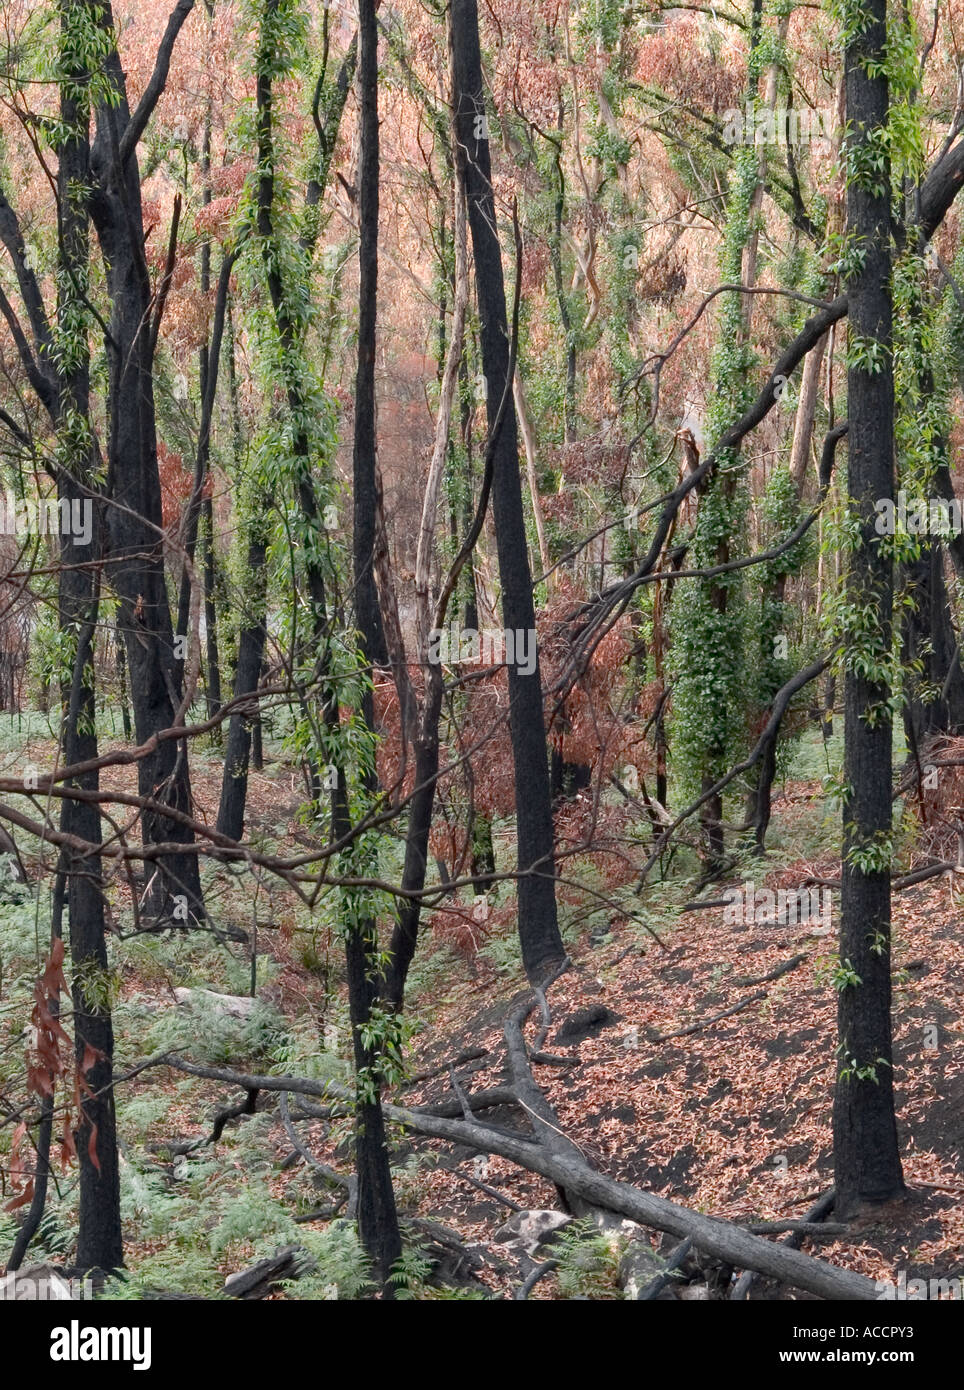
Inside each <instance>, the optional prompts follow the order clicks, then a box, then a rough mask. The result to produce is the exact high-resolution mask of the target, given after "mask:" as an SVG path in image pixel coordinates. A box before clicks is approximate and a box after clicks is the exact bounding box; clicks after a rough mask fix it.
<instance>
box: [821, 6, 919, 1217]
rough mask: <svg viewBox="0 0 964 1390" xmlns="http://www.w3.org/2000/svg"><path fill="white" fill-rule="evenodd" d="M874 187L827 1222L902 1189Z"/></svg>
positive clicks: (884, 114)
mask: <svg viewBox="0 0 964 1390" xmlns="http://www.w3.org/2000/svg"><path fill="white" fill-rule="evenodd" d="M862 16H863V18H864V25H863V29H862V32H860V33H858V34H856V35H854V36H853V37H851V38H850V39H849V41H848V43H847V49H846V55H845V73H846V84H847V117H848V123H849V125H850V128H851V132H852V133H851V134H850V135H849V137H848V139H849V140H851V141H853V142H854V143H855V144H856V145H857V146H858V147H859V146H860V145H862V144H863V145H866V144H867V143H869V142H871V141H875V140H876V141H877V142H879V141H880V138H881V137H882V135H883V134H884V132H885V130H886V127H887V118H888V109H889V91H888V82H887V78H886V76H885V75H884V72H883V67H884V55H885V50H886V38H887V5H886V0H866V4H865V5H864V7H863V10H862ZM868 68H869V69H870V70H871V71H872V72H873V73H874V75H871V73H870V72H869V71H868ZM876 177H877V179H878V180H879V184H878V186H873V184H872V182H871V180H870V179H868V177H867V175H866V174H864V175H863V176H862V177H860V176H857V175H854V174H852V175H851V178H850V181H849V184H848V188H847V223H848V232H849V234H850V235H851V236H853V237H855V238H857V242H858V245H859V247H860V250H861V253H862V256H863V262H862V265H861V266H860V268H859V269H858V270H857V271H856V273H855V274H854V276H853V278H852V280H851V282H850V286H849V314H850V323H849V332H850V365H849V366H848V369H847V402H848V404H847V413H848V419H849V422H850V430H849V444H848V457H849V464H848V490H849V498H850V508H851V511H852V512H853V514H854V515H855V516H856V517H857V518H858V521H859V532H858V535H857V537H856V539H855V541H854V548H853V551H852V553H851V556H850V568H849V572H848V576H847V598H848V605H849V606H850V611H851V612H857V611H859V610H861V609H865V608H866V607H871V608H872V610H873V612H874V619H873V623H872V624H870V625H869V628H868V624H867V623H866V621H861V622H858V623H857V625H856V630H855V631H851V632H850V633H848V634H847V643H846V647H845V661H844V665H845V676H844V748H845V752H844V781H845V784H846V787H847V794H846V796H845V800H844V816H843V820H844V832H843V864H842V873H841V923H840V961H841V967H842V969H843V970H845V971H847V972H853V974H852V976H851V978H850V979H849V980H848V979H847V977H846V976H845V977H843V978H842V979H841V981H840V983H839V985H838V1010H837V1029H838V1053H837V1082H836V1088H835V1092H834V1106H833V1143H834V1186H835V1187H836V1191H837V1204H836V1205H837V1212H838V1214H839V1215H840V1216H841V1217H842V1218H843V1219H845V1220H846V1219H847V1218H848V1217H850V1216H852V1215H853V1214H854V1213H855V1212H856V1211H857V1210H858V1209H859V1208H860V1206H861V1205H862V1204H863V1203H864V1202H866V1201H874V1202H882V1201H887V1200H888V1199H890V1198H893V1197H896V1196H897V1195H899V1194H900V1193H901V1192H902V1191H903V1189H904V1181H903V1174H902V1170H901V1164H900V1154H899V1151H898V1145H897V1125H896V1120H895V1116H894V1091H893V1068H892V1056H893V1053H892V1039H891V973H890V972H891V967H890V949H891V945H890V943H891V936H890V929H891V924H890V912H891V903H890V864H889V859H888V855H889V845H890V838H891V832H892V823H891V821H892V817H891V806H892V790H891V781H892V776H891V747H892V728H891V719H890V713H889V710H888V709H887V707H886V702H887V700H888V699H889V697H890V693H891V692H890V689H889V686H888V684H887V680H886V673H885V663H887V662H888V661H889V658H890V645H891V635H892V627H893V618H892V610H893V555H892V551H891V550H890V549H889V548H887V547H885V546H882V545H881V544H880V538H879V537H878V536H877V535H876V533H875V528H874V517H875V509H874V504H875V502H877V501H878V500H882V499H891V500H892V499H893V495H894V378H893V362H892V356H891V351H892V314H893V301H892V290H891V269H892V260H891V231H890V168H889V163H886V165H885V167H884V169H883V170H882V171H881V172H880V173H878V174H877V176H876ZM869 340H874V341H875V342H876V343H877V344H879V345H880V347H879V349H878V351H877V360H876V362H875V363H874V366H875V370H873V371H868V370H867V369H866V365H861V363H862V362H866V358H865V357H864V356H860V357H858V358H857V361H856V362H855V360H854V359H855V356H856V355H857V353H858V352H860V353H863V352H864V351H865V349H864V347H863V345H864V344H866V343H867V342H868V341H869ZM858 644H859V647H860V653H859V659H858V653H857V652H856V651H855V650H854V648H855V646H857V645H858ZM868 662H869V663H870V670H869V671H868V670H867V663H868Z"/></svg>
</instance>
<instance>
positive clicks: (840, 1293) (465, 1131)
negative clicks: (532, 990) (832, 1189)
mask: <svg viewBox="0 0 964 1390" xmlns="http://www.w3.org/2000/svg"><path fill="white" fill-rule="evenodd" d="M148 1066H150V1067H154V1066H169V1067H172V1068H174V1069H175V1070H176V1071H181V1072H185V1073H186V1074H187V1075H189V1076H198V1077H202V1078H204V1079H205V1080H208V1081H223V1082H225V1083H226V1084H228V1085H231V1086H239V1087H240V1088H241V1089H242V1090H253V1089H259V1090H264V1091H290V1092H292V1093H293V1094H303V1095H309V1096H315V1097H319V1098H321V1099H323V1100H324V1099H328V1100H331V1099H335V1100H342V1101H346V1100H351V1098H352V1093H351V1092H350V1091H349V1090H348V1088H347V1087H344V1086H339V1085H337V1084H336V1083H334V1082H331V1081H329V1082H322V1081H313V1080H311V1079H310V1078H307V1077H300V1076H253V1075H248V1074H246V1073H243V1072H234V1071H230V1070H228V1069H227V1068H222V1067H208V1066H201V1065H199V1064H198V1063H196V1062H190V1061H188V1060H187V1059H186V1058H184V1057H179V1056H177V1055H176V1054H175V1053H164V1054H162V1055H161V1056H159V1057H153V1058H150V1059H149V1060H148V1061H147V1062H146V1063H144V1064H142V1065H141V1066H140V1067H139V1068H138V1071H139V1072H142V1071H144V1070H146V1068H147V1067H148ZM384 1111H385V1116H386V1118H387V1119H389V1120H392V1121H393V1122H394V1123H396V1124H400V1125H404V1126H405V1127H406V1128H408V1129H411V1130H414V1131H415V1133H416V1134H424V1135H426V1136H427V1137H428V1138H432V1139H442V1140H445V1141H446V1142H447V1143H454V1144H464V1145H465V1146H466V1147H468V1148H472V1149H476V1150H478V1152H479V1153H490V1154H497V1155H498V1156H499V1157H500V1158H505V1159H508V1161H509V1162H510V1163H516V1164H518V1166H519V1167H520V1168H524V1169H526V1171H527V1172H532V1173H538V1174H539V1175H540V1176H541V1177H544V1178H547V1179H548V1180H549V1181H550V1182H553V1183H555V1184H556V1185H557V1186H559V1187H561V1188H562V1189H563V1190H565V1191H567V1192H570V1191H571V1192H574V1193H577V1194H578V1195H579V1196H580V1197H581V1198H582V1199H583V1200H584V1201H585V1202H587V1203H589V1204H590V1205H592V1206H596V1207H602V1208H605V1209H606V1210H608V1211H613V1212H617V1213H618V1214H619V1215H621V1216H624V1217H626V1218H628V1219H629V1220H630V1221H636V1222H638V1223H639V1224H640V1225H642V1226H649V1227H651V1228H652V1229H654V1230H657V1231H668V1232H669V1233H670V1235H675V1236H677V1237H678V1238H679V1239H680V1240H683V1239H685V1238H686V1237H687V1236H689V1237H690V1238H691V1239H692V1241H693V1244H694V1245H695V1246H697V1247H698V1248H699V1249H701V1250H703V1251H705V1252H706V1253H707V1254H709V1255H715V1256H716V1257H717V1258H718V1259H720V1260H723V1261H725V1262H726V1263H728V1264H731V1265H734V1266H735V1267H736V1268H738V1269H743V1270H755V1271H757V1272H759V1273H760V1274H766V1275H768V1276H769V1277H770V1278H772V1279H776V1280H778V1281H779V1282H780V1283H783V1284H788V1285H789V1286H791V1287H792V1288H798V1289H803V1290H804V1291H805V1292H807V1293H812V1294H815V1295H816V1296H817V1297H818V1298H825V1299H834V1300H841V1301H846V1302H853V1301H861V1300H867V1301H873V1300H874V1299H875V1298H876V1296H877V1289H876V1285H875V1284H874V1282H873V1281H872V1280H870V1279H866V1278H865V1277H864V1276H863V1275H862V1274H856V1273H854V1272H853V1271H852V1270H848V1269H841V1268H839V1267H838V1266H836V1265H831V1264H827V1263H826V1262H825V1261H823V1260H819V1259H816V1258H814V1257H812V1256H810V1255H804V1254H802V1253H801V1252H800V1251H798V1250H793V1249H791V1248H789V1246H785V1245H774V1244H772V1243H771V1242H770V1241H768V1240H766V1239H765V1238H764V1237H762V1236H754V1235H749V1234H748V1233H747V1232H746V1231H744V1230H743V1229H742V1228H740V1227H738V1226H735V1225H733V1224H732V1223H731V1222H728V1221H723V1220H720V1219H718V1218H716V1217H710V1216H704V1215H702V1213H700V1212H694V1211H690V1210H689V1209H688V1208H686V1207H681V1206H678V1205H677V1204H676V1203H675V1202H671V1201H669V1200H668V1199H667V1198H665V1197H657V1196H655V1195H654V1194H653V1193H650V1192H643V1191H642V1190H641V1189H639V1188H636V1187H633V1186H631V1185H630V1184H629V1183H624V1182H618V1181H617V1180H616V1179H615V1178H610V1177H607V1176H606V1175H605V1174H603V1173H597V1172H596V1171H595V1170H594V1169H592V1168H591V1167H590V1166H589V1164H588V1163H587V1162H586V1161H585V1160H584V1159H583V1158H582V1157H581V1156H580V1157H578V1158H577V1157H574V1156H570V1155H566V1156H561V1155H557V1154H553V1153H551V1152H550V1151H549V1150H548V1149H547V1148H545V1147H544V1146H543V1145H541V1144H539V1143H537V1142H535V1141H532V1140H526V1139H515V1138H509V1137H507V1136H505V1135H503V1134H498V1133H496V1132H495V1131H494V1130H492V1129H489V1128H487V1127H486V1126H484V1125H480V1124H476V1123H470V1122H468V1121H467V1120H448V1119H444V1118H442V1117H441V1116H437V1115H425V1114H421V1113H419V1112H418V1111H415V1110H409V1109H406V1108H405V1107H404V1106H400V1105H391V1104H389V1103H387V1102H386V1103H385V1104H384ZM543 1123H546V1121H545V1119H543ZM567 1142H568V1143H570V1144H571V1141H567ZM575 1147H576V1146H575V1145H574V1144H573V1145H572V1148H573V1149H575ZM576 1152H577V1153H578V1150H577V1151H576Z"/></svg>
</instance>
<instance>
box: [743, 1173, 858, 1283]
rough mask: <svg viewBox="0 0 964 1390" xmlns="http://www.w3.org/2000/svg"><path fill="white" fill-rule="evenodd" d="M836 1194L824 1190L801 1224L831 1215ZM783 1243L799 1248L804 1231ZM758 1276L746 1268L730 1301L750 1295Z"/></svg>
mask: <svg viewBox="0 0 964 1390" xmlns="http://www.w3.org/2000/svg"><path fill="white" fill-rule="evenodd" d="M835 1195H836V1194H835V1191H834V1189H833V1188H832V1187H831V1188H830V1189H829V1190H828V1191H826V1192H824V1193H823V1195H822V1196H821V1197H818V1199H817V1201H816V1202H815V1203H814V1205H813V1206H812V1207H811V1208H810V1210H809V1211H808V1212H807V1214H806V1216H805V1217H804V1218H803V1222H802V1223H801V1224H803V1225H806V1226H812V1225H814V1224H815V1223H817V1222H819V1221H822V1220H823V1218H824V1217H825V1216H827V1215H829V1213H830V1212H831V1211H832V1210H833V1204H834V1197H835ZM783 1244H784V1246H785V1248H786V1249H787V1250H799V1248H800V1246H801V1245H802V1244H803V1233H801V1232H798V1231H794V1232H792V1233H791V1234H790V1235H789V1236H788V1237H787V1239H786V1240H785V1241H784V1242H783ZM756 1276H757V1271H756V1270H754V1269H744V1271H743V1273H742V1274H741V1275H740V1277H739V1279H737V1281H736V1283H735V1284H734V1285H733V1288H732V1289H731V1290H730V1301H731V1302H733V1303H739V1302H741V1301H742V1300H743V1299H745V1298H746V1297H747V1296H748V1295H749V1292H750V1288H751V1286H752V1284H753V1281H754V1279H755V1278H756Z"/></svg>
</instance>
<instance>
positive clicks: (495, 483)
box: [451, 0, 565, 983]
mask: <svg viewBox="0 0 964 1390" xmlns="http://www.w3.org/2000/svg"><path fill="white" fill-rule="evenodd" d="M451 13H452V55H453V73H454V78H455V83H454V93H453V99H454V106H455V123H456V132H457V136H458V139H457V146H456V148H457V152H458V154H457V157H458V158H459V159H461V160H463V161H464V165H463V167H464V178H465V188H466V195H467V199H468V212H469V227H470V229H471V233H472V249H473V252H474V256H475V283H476V293H477V295H478V303H479V317H480V320H481V327H480V337H481V344H482V369H483V374H484V376H485V380H486V386H487V394H486V413H487V417H488V421H489V429H490V431H496V433H495V434H494V436H493V438H492V439H491V440H490V447H491V448H492V506H493V513H494V518H495V532H496V547H497V551H498V559H499V574H500V578H501V581H502V615H503V621H504V623H505V627H506V630H507V631H508V632H512V633H519V634H520V635H521V634H526V635H527V636H528V640H529V641H534V640H535V630H536V629H535V609H534V607H533V600H532V574H531V571H530V569H529V554H528V548H527V545H526V530H525V517H524V513H523V509H522V485H521V481H520V477H519V446H518V434H517V427H516V416H515V409H514V405H513V401H512V380H511V374H510V373H511V368H510V357H511V354H510V344H509V330H508V321H507V317H506V302H505V285H504V280H503V275H502V251H501V247H500V245H499V237H498V232H497V223H496V209H495V199H494V196H493V191H492V166H491V159H490V154H489V140H488V124H487V117H486V112H485V101H484V96H483V93H484V84H483V79H482V55H481V51H480V47H479V14H478V5H477V3H476V0H453V3H452V11H451ZM500 410H501V412H502V413H501V422H500V419H499V417H500ZM508 677H509V727H510V733H511V737H512V757H513V763H514V767H515V785H516V833H517V840H518V856H519V873H520V878H519V892H518V902H519V937H520V941H521V945H522V959H523V964H524V966H525V970H526V974H527V975H528V977H529V979H530V980H531V981H532V982H533V983H539V982H540V981H541V980H542V979H543V978H544V977H545V976H546V975H547V974H548V973H549V972H550V971H551V970H552V969H553V967H554V966H556V965H558V964H559V963H560V962H561V961H562V960H563V959H564V958H565V948H564V946H563V944H562V938H561V936H560V934H559V925H558V920H557V915H556V895H555V865H554V855H553V826H552V802H551V796H550V790H549V765H548V759H547V752H546V729H545V717H544V713H543V707H542V681H541V677H540V673H539V662H538V656H537V657H536V662H535V668H534V670H533V671H532V672H531V674H529V675H523V674H522V673H521V671H520V670H519V666H518V664H517V663H515V662H512V663H510V664H509V670H508Z"/></svg>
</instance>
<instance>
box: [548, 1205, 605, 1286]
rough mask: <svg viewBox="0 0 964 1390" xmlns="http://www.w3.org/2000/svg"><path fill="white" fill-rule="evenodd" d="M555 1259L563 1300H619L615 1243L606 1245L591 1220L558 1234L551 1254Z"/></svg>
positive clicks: (602, 1236)
mask: <svg viewBox="0 0 964 1390" xmlns="http://www.w3.org/2000/svg"><path fill="white" fill-rule="evenodd" d="M555 1252H558V1253H557V1254H556V1256H555V1257H556V1258H557V1259H558V1269H557V1272H556V1273H557V1278H558V1280H559V1292H560V1293H561V1294H562V1296H563V1297H564V1298H586V1299H593V1300H596V1299H614V1298H619V1297H620V1296H621V1295H620V1292H619V1285H618V1279H617V1276H618V1273H619V1259H620V1253H621V1252H620V1249H619V1245H618V1243H613V1242H610V1241H609V1240H608V1239H607V1238H606V1236H604V1235H602V1234H601V1233H600V1232H599V1230H598V1229H597V1227H596V1226H595V1225H594V1223H593V1221H592V1220H591V1218H588V1217H587V1218H585V1219H584V1220H582V1221H573V1222H572V1223H571V1224H570V1225H569V1226H567V1227H566V1228H565V1229H564V1230H563V1231H562V1233H561V1236H560V1238H559V1241H558V1244H557V1245H556V1246H555V1247H554V1253H555Z"/></svg>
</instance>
